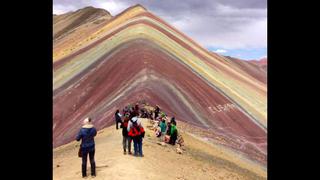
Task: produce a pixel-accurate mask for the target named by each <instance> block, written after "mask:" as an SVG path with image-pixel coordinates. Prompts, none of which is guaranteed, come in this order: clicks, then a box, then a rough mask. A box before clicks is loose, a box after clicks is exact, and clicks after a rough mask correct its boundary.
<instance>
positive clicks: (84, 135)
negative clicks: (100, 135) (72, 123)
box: [76, 117, 97, 178]
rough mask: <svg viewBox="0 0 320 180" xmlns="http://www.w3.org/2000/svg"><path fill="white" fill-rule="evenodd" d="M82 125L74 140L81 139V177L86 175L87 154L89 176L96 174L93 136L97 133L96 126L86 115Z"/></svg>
mask: <svg viewBox="0 0 320 180" xmlns="http://www.w3.org/2000/svg"><path fill="white" fill-rule="evenodd" d="M83 124H84V125H83V126H82V128H81V129H80V131H79V133H78V135H77V137H76V140H77V141H80V140H81V147H80V148H81V157H82V177H83V178H85V177H87V157H88V155H89V159H90V165H91V176H93V177H95V176H96V163H95V161H94V154H95V143H94V137H95V136H96V135H97V130H96V128H94V127H93V124H92V123H91V118H90V117H88V118H86V119H85V120H84V121H83Z"/></svg>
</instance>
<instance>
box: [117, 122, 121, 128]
mask: <svg viewBox="0 0 320 180" xmlns="http://www.w3.org/2000/svg"><path fill="white" fill-rule="evenodd" d="M118 123H120V124H121V121H116V129H119V128H118Z"/></svg>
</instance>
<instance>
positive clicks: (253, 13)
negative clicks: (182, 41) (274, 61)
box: [53, 0, 267, 51]
mask: <svg viewBox="0 0 320 180" xmlns="http://www.w3.org/2000/svg"><path fill="white" fill-rule="evenodd" d="M253 1H254V0H253ZM253 1H247V0H243V1H226V0H221V1H220V0H216V1H211V0H204V1H203V2H201V3H198V2H197V3H196V2H195V1H192V0H186V3H183V4H181V3H179V4H177V3H175V1H170V2H163V1H147V0H130V1H129V0H90V1H88V0H54V4H53V13H54V14H61V13H65V12H68V11H71V10H72V11H74V10H77V9H80V8H83V7H85V6H89V5H91V6H94V7H97V8H103V9H106V10H107V11H109V12H110V13H111V14H112V15H113V16H115V15H117V14H119V13H120V12H122V11H123V10H125V9H126V8H128V7H130V6H132V5H134V4H136V3H140V4H142V5H143V6H145V7H146V8H147V9H149V10H150V11H151V12H152V13H154V14H155V15H157V16H160V18H162V19H164V20H165V21H167V22H168V23H169V24H171V25H173V26H174V27H176V28H177V29H178V30H180V31H181V32H182V33H184V34H186V35H187V36H189V37H190V38H192V39H193V40H195V41H196V42H198V43H199V44H200V45H202V46H204V47H207V48H209V47H217V48H220V49H227V50H229V51H230V50H234V49H250V48H251V49H253V48H267V8H266V6H265V4H266V1H265V0H263V1H260V0H259V1H255V2H254V3H253Z"/></svg>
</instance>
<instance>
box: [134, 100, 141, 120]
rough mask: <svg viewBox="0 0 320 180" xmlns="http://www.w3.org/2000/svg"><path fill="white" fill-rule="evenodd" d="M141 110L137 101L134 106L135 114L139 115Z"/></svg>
mask: <svg viewBox="0 0 320 180" xmlns="http://www.w3.org/2000/svg"><path fill="white" fill-rule="evenodd" d="M139 110H140V108H139V104H138V103H136V105H135V106H134V112H135V114H136V115H137V116H138V117H139V115H140V114H139V113H140V112H139Z"/></svg>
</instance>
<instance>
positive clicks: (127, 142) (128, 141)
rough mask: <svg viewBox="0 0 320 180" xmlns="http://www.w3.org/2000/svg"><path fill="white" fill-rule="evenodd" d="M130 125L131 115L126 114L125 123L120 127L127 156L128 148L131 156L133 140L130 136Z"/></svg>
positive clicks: (124, 152)
mask: <svg viewBox="0 0 320 180" xmlns="http://www.w3.org/2000/svg"><path fill="white" fill-rule="evenodd" d="M128 123H129V113H126V114H125V116H124V119H123V122H122V123H121V125H120V128H122V137H123V140H122V145H123V154H127V151H126V149H127V148H128V151H129V154H131V139H130V137H129V136H128V129H127V128H128Z"/></svg>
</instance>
